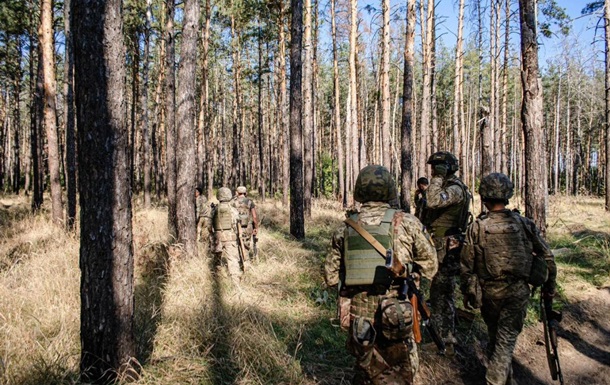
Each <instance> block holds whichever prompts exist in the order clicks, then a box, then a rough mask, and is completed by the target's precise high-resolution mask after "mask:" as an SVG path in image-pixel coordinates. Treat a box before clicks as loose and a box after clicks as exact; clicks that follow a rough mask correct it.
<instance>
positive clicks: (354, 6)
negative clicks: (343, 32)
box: [348, 0, 360, 187]
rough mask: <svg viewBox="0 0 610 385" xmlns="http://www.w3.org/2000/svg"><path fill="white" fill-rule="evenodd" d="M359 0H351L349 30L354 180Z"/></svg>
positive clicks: (357, 158) (355, 172) (355, 171)
mask: <svg viewBox="0 0 610 385" xmlns="http://www.w3.org/2000/svg"><path fill="white" fill-rule="evenodd" d="M357 39H358V0H350V31H349V60H348V61H349V94H350V97H349V99H348V108H349V130H350V132H351V139H352V143H351V154H350V156H351V159H352V160H351V164H352V170H351V174H352V181H353V182H355V181H356V178H357V177H358V173H359V172H360V155H359V153H358V149H359V143H358V139H359V132H360V126H359V124H358V79H357V73H356V66H357V63H356V57H357V54H358V42H357ZM352 187H353V185H352Z"/></svg>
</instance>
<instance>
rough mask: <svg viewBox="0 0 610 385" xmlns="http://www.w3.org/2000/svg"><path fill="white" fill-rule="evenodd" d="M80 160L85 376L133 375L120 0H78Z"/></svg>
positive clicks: (100, 378) (128, 183)
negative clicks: (81, 156)
mask: <svg viewBox="0 0 610 385" xmlns="http://www.w3.org/2000/svg"><path fill="white" fill-rule="evenodd" d="M72 16H73V19H72V30H73V32H74V59H75V63H74V64H75V67H74V68H75V74H74V75H75V89H76V98H75V100H76V111H77V125H78V145H79V149H80V150H81V152H82V153H84V154H95V156H85V157H83V158H82V159H80V161H79V165H78V167H79V170H78V171H79V176H80V190H79V191H80V205H81V221H80V234H81V238H80V268H81V274H82V275H81V362H80V369H81V374H82V376H83V378H84V379H85V380H86V381H90V382H93V383H107V382H110V381H113V380H114V379H115V378H116V377H117V376H121V377H124V376H128V377H133V376H135V375H136V372H135V371H134V370H133V369H132V366H131V362H132V359H133V357H134V356H135V351H136V349H135V340H134V334H133V325H134V322H133V315H134V292H133V289H134V286H133V267H134V264H133V243H132V227H131V220H132V209H131V180H130V173H129V170H128V165H129V159H128V132H127V124H126V100H125V89H124V84H125V47H124V43H123V27H122V24H123V23H122V16H121V1H120V0H72Z"/></svg>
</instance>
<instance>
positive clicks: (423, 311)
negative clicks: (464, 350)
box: [401, 275, 445, 355]
mask: <svg viewBox="0 0 610 385" xmlns="http://www.w3.org/2000/svg"><path fill="white" fill-rule="evenodd" d="M404 285H405V286H406V292H407V296H408V297H409V300H410V301H411V305H412V306H413V309H414V310H415V309H417V311H415V312H414V317H413V335H414V337H415V342H417V343H420V342H421V330H420V324H419V323H420V321H419V319H420V317H421V321H422V323H423V324H424V326H425V327H426V330H428V333H429V334H430V337H432V340H433V341H434V343H435V344H436V347H437V348H438V353H439V354H441V355H444V354H445V342H444V341H443V339H442V338H441V336H440V335H439V333H438V331H437V330H436V327H435V326H434V324H433V323H432V320H431V319H430V309H429V308H428V305H426V301H425V300H424V296H423V294H422V293H421V291H419V289H418V288H417V284H416V282H415V279H414V278H413V276H412V275H409V276H407V278H405V283H404ZM401 291H403V290H401Z"/></svg>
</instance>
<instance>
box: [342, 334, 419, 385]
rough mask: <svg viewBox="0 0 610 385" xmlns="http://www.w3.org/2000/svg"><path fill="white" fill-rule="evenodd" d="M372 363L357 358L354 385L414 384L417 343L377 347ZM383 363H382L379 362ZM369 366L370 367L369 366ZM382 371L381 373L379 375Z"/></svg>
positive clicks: (375, 347) (400, 343)
mask: <svg viewBox="0 0 610 385" xmlns="http://www.w3.org/2000/svg"><path fill="white" fill-rule="evenodd" d="M374 349H375V354H373V358H372V360H371V361H375V360H377V362H376V363H375V362H362V360H359V359H358V358H356V364H355V366H354V379H353V380H352V384H354V385H395V384H401V385H402V384H404V385H411V384H413V378H414V376H415V371H416V367H417V366H418V365H417V364H418V358H417V348H416V345H415V342H412V341H409V342H408V343H407V342H399V343H396V344H392V345H388V346H385V347H382V346H379V345H377V344H376V345H375V346H374ZM379 361H382V362H379ZM367 364H368V365H367ZM379 371H380V373H378V372H379Z"/></svg>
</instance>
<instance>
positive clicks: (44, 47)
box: [38, 0, 64, 224]
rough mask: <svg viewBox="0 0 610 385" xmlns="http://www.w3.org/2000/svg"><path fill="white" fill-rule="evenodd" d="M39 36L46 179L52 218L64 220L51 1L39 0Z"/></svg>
mask: <svg viewBox="0 0 610 385" xmlns="http://www.w3.org/2000/svg"><path fill="white" fill-rule="evenodd" d="M38 40H39V42H40V47H41V51H42V58H41V60H42V72H43V79H44V127H45V131H46V133H47V148H48V165H49V179H50V184H51V211H52V218H53V222H55V223H56V224H63V222H64V213H63V202H62V197H61V181H60V176H59V143H58V139H57V112H56V106H55V96H56V95H55V55H54V44H53V3H52V0H41V4H40V27H39V28H38Z"/></svg>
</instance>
